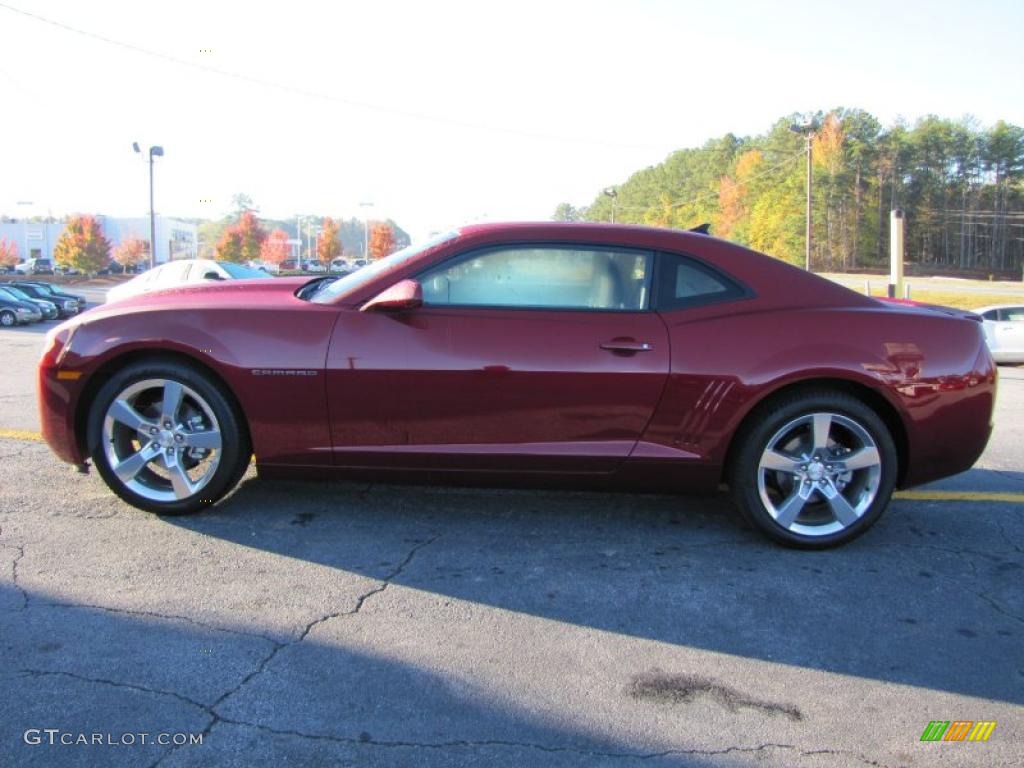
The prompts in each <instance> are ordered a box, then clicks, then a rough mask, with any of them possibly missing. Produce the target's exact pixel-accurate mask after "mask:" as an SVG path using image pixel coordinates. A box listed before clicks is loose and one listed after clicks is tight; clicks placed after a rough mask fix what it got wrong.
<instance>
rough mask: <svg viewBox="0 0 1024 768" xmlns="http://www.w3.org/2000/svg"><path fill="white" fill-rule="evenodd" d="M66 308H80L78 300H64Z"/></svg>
mask: <svg viewBox="0 0 1024 768" xmlns="http://www.w3.org/2000/svg"><path fill="white" fill-rule="evenodd" d="M64 309H67V310H71V309H78V302H77V301H71V300H70V299H68V300H67V301H65V302H64Z"/></svg>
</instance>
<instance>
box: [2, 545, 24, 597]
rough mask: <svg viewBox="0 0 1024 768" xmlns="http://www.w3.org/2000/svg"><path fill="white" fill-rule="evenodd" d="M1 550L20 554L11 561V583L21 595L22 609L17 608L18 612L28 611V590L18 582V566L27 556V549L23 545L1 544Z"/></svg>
mask: <svg viewBox="0 0 1024 768" xmlns="http://www.w3.org/2000/svg"><path fill="white" fill-rule="evenodd" d="M0 548H3V549H12V550H14V551H15V552H17V553H18V554H17V555H15V557H14V559H13V560H12V561H11V583H12V584H14V588H15V589H16V590H18V592H19V593H20V594H21V607H20V608H17V609H16V610H18V611H24V610H27V609H28V590H26V589H25V588H24V587H23V586H21V583H20V582H19V581H18V564H19V563H20V562H21V559H22V558H23V557H24V556H25V547H24V546H22V545H21V544H0Z"/></svg>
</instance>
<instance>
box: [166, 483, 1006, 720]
mask: <svg viewBox="0 0 1024 768" xmlns="http://www.w3.org/2000/svg"><path fill="white" fill-rule="evenodd" d="M1018 474H1019V473H1018ZM166 522H167V523H168V524H170V525H176V526H181V527H183V528H186V529H189V530H192V531H195V532H196V533H201V534H203V535H207V536H213V537H217V538H220V539H223V540H226V541H231V542H235V543H237V544H239V545H244V546H246V547H257V548H260V549H263V550H265V551H267V552H272V553H275V554H279V555H285V556H287V557H292V558H300V559H303V560H306V561H309V562H313V563H317V564H320V565H323V566H327V567H329V568H334V569H338V570H341V571H346V572H354V573H359V574H363V575H367V576H370V577H372V578H380V577H381V571H380V568H379V567H378V564H377V563H376V562H375V561H373V560H372V558H368V557H367V554H366V553H367V552H368V551H370V552H372V551H373V548H374V543H375V541H376V540H378V539H380V538H381V537H382V536H384V535H386V534H391V533H392V532H394V531H396V530H398V531H405V532H407V533H408V534H410V535H416V536H419V537H421V538H422V539H424V540H426V539H430V540H432V541H433V543H432V544H431V546H430V547H429V549H425V550H424V551H423V552H422V553H421V554H420V555H419V556H418V558H417V562H416V563H415V567H411V568H408V569H405V570H403V571H402V572H401V573H400V574H398V575H397V576H396V577H395V578H394V580H393V583H396V584H401V585H403V586H406V587H410V588H415V589H419V590H425V591H429V592H432V593H436V594H438V595H443V596H447V597H451V598H455V599H458V600H465V601H472V602H474V603H479V604H482V605H487V606H494V607H496V608H500V609H503V610H509V611H517V612H523V613H526V614H529V615H532V616H537V617H542V618H545V619H549V620H552V621H558V622H566V623H569V624H574V625H578V626H584V627H592V628H595V629H599V630H605V631H609V632H615V633H621V634H624V635H633V636H636V637H642V638H648V639H652V640H658V641H661V642H665V643H671V644H675V645H679V646H689V647H694V648H701V649H706V650H711V651H717V652H721V653H727V654H733V655H737V656H742V657H747V658H752V659H760V660H764V661H771V662H776V663H783V664H789V665H794V666H797V667H803V668H809V669H818V670H823V671H828V672H835V673H842V674H847V675H854V676H857V677H863V678H869V679H875V680H880V681H886V682H892V683H900V684H906V685H913V686H921V687H924V688H931V689H936V690H943V691H949V692H953V693H959V694H967V695H971V696H980V697H984V698H991V699H999V700H1004V701H1008V702H1013V703H1016V704H1024V642H1022V637H1024V596H1022V594H1021V590H1020V589H1019V583H1020V574H1021V570H1022V569H1024V548H1022V547H1021V544H1020V543H1021V542H1022V541H1024V536H1022V530H1024V518H1022V517H1021V515H1020V510H1019V508H1016V507H1014V505H992V504H987V505H986V504H980V503H971V502H955V503H948V502H941V503H940V502H928V501H895V502H893V505H892V508H891V509H890V510H889V511H888V512H887V514H886V515H885V516H884V517H883V518H882V520H881V521H880V522H879V523H878V524H877V525H876V526H875V527H874V528H873V529H872V530H871V531H869V532H868V533H867V534H866V535H865V536H863V537H861V538H860V539H858V540H856V541H854V542H853V543H851V544H848V545H846V546H844V547H841V548H839V549H834V550H828V551H823V552H801V551H793V550H788V549H784V548H781V547H778V546H775V545H772V544H770V543H768V542H767V541H765V540H764V539H762V538H761V537H760V536H759V535H757V534H756V533H755V532H753V531H750V530H748V529H746V528H744V527H743V526H742V525H741V523H739V522H738V520H737V518H736V516H735V515H733V514H732V513H731V509H730V507H729V504H728V503H727V501H726V499H725V498H724V497H714V498H711V499H692V498H687V497H677V496H668V495H642V494H628V493H594V492H567V491H522V490H488V489H473V488H449V487H422V486H399V485H357V484H350V483H341V482H319V483H298V482H285V481H266V480H258V479H255V478H250V479H247V480H246V481H245V482H243V483H242V485H241V486H240V487H239V488H238V490H237V491H236V492H235V493H234V494H233V495H232V496H231V497H230V498H229V499H227V500H226V501H225V502H222V503H221V504H219V505H218V506H217V507H215V508H214V509H212V510H210V511H209V512H207V513H203V514H199V515H195V516H191V517H180V518H167V519H166ZM368 563H369V564H368Z"/></svg>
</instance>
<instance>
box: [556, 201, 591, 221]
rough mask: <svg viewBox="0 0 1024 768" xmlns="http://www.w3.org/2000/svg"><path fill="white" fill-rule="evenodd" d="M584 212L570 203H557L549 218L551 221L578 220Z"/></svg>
mask: <svg viewBox="0 0 1024 768" xmlns="http://www.w3.org/2000/svg"><path fill="white" fill-rule="evenodd" d="M585 212H586V211H582V210H580V209H579V208H577V207H576V206H575V205H572V204H571V203H559V204H558V206H557V207H556V208H555V212H554V214H553V215H552V216H551V218H552V220H553V221H579V220H580V219H582V218H583V214H584V213H585Z"/></svg>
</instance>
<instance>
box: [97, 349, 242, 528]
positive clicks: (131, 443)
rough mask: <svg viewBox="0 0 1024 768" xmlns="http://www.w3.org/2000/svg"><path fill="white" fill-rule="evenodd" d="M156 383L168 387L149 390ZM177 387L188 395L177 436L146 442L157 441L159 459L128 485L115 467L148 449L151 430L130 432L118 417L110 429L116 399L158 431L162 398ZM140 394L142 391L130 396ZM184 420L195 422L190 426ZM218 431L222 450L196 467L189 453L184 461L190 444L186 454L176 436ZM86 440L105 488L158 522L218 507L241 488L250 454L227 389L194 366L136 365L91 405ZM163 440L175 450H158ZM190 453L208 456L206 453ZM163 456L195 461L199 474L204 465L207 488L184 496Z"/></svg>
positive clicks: (164, 435) (121, 372)
mask: <svg viewBox="0 0 1024 768" xmlns="http://www.w3.org/2000/svg"><path fill="white" fill-rule="evenodd" d="M156 381H162V382H164V383H165V385H166V386H165V388H164V389H159V388H157V387H154V386H151V384H152V382H156ZM174 385H177V386H178V387H180V388H181V391H182V392H183V393H184V394H182V396H181V398H180V408H181V414H182V419H181V422H180V423H179V419H178V416H175V418H174V424H175V426H174V428H173V429H167V430H162V429H161V430H160V436H159V437H153V438H145V439H149V440H151V441H152V442H151V444H150V445H151V446H152V447H153V448H154V450H156V451H157V455H156V456H154V457H153V458H152V459H151V460H149V461H147V463H145V464H144V465H143V466H142V469H140V470H139V471H138V472H137V474H135V475H134V476H133V477H132V478H131V479H130V480H129V481H127V482H126V481H123V480H122V479H121V478H119V477H118V475H117V473H116V472H115V470H114V464H112V461H113V460H114V459H116V458H118V456H119V455H120V458H122V462H121V463H123V458H124V456H125V455H130V454H131V452H132V451H136V450H138V449H139V448H140V447H141V446H142V445H144V443H143V442H142V441H143V439H144V438H143V437H140V436H141V435H143V433H144V432H148V430H146V429H142V430H138V429H136V428H130V427H128V426H126V425H125V424H123V423H121V421H120V420H118V419H114V418H113V417H111V419H110V421H109V422H108V418H107V417H108V411H109V409H110V408H111V406H112V405H113V404H114V401H115V399H117V398H118V397H119V396H124V397H122V400H124V401H125V402H128V401H129V400H131V401H132V405H133V408H135V409H136V414H141V415H143V416H145V418H146V420H147V422H153V424H154V425H155V426H156V427H157V428H159V427H162V426H163V424H161V418H162V417H161V416H160V415H159V411H160V408H161V405H162V402H161V403H157V401H156V394H157V392H158V391H166V390H167V388H169V387H171V386H174ZM135 390H139V391H138V392H136V394H127V395H126V393H132V392H134V391H135ZM175 413H176V414H177V413H178V411H175ZM185 415H188V416H190V418H189V419H185V418H184V416H185ZM211 417H212V418H211ZM186 422H187V423H186ZM168 423H171V422H170V421H168ZM150 428H152V427H150ZM207 430H209V431H207ZM214 431H217V432H219V437H220V446H219V448H218V449H217V450H216V451H214V450H210V451H208V452H207V456H208V457H210V458H203V459H198V460H197V459H196V458H194V457H193V456H192V455H190V454H189V455H186V450H185V448H187V446H188V444H187V443H184V445H185V448H182V447H180V446H181V445H182V444H181V443H178V444H176V443H175V442H174V439H177V438H178V437H179V434H178V433H180V435H181V436H182V438H183V439H189V436H190V435H196V436H198V435H197V433H200V432H202V433H203V434H213V432H214ZM87 437H88V446H89V454H90V456H91V457H92V461H93V464H94V465H95V466H96V469H97V470H98V471H99V473H100V476H101V477H102V478H103V480H104V482H105V483H106V484H107V486H109V487H110V489H111V490H112V491H113V492H114V493H116V494H117V495H118V496H120V497H121V498H122V499H123V500H124V501H126V502H127V503H129V504H131V505H132V506H133V507H137V508H138V509H142V510H145V511H147V512H155V513H157V514H160V515H187V514H191V513H193V512H198V511H199V510H201V509H205V508H207V507H209V506H211V505H212V504H214V503H216V502H217V501H219V500H220V499H221V498H223V496H224V495H225V494H226V493H228V492H229V491H230V490H231V489H232V488H233V487H234V486H235V485H236V484H237V483H238V481H239V480H240V479H241V477H242V475H243V474H244V473H245V470H246V467H247V466H248V464H249V457H250V456H251V455H252V450H251V447H250V442H249V437H248V433H247V432H246V430H245V428H244V426H243V423H242V421H241V416H240V414H239V413H238V412H237V411H236V409H235V407H234V406H233V405H232V402H231V400H230V399H229V395H228V394H227V393H226V392H225V391H224V390H223V387H222V385H221V384H219V383H218V382H215V381H213V380H211V379H210V377H208V376H207V375H206V374H204V373H201V372H200V371H198V370H196V369H195V368H192V367H191V366H189V365H186V364H183V363H180V362H177V361H169V360H152V361H142V362H138V363H133V364H131V365H128V366H126V367H125V368H123V369H121V370H119V371H117V373H115V374H114V375H112V376H111V377H110V379H109V380H107V382H106V383H105V384H104V385H103V386H102V387H101V388H100V390H99V392H98V393H97V394H96V397H95V398H94V399H93V401H92V403H91V405H90V409H89V416H88V427H87ZM158 440H166V442H167V443H169V445H168V446H167V447H160V446H158V445H157V441H158ZM147 447H150V446H149V445H147ZM192 450H194V451H198V452H199V453H203V450H202V449H201V448H196V449H192ZM164 451H167V452H168V453H172V452H173V453H174V454H176V457H177V458H175V459H174V461H178V460H180V461H181V462H182V465H184V466H186V467H187V463H190V462H193V461H194V462H195V465H194V466H192V467H191V468H189V471H192V472H195V471H197V470H198V469H201V465H202V464H203V463H204V462H206V463H207V464H208V470H209V471H208V472H207V473H206V474H205V475H204V476H203V477H202V478H200V481H199V482H201V485H199V484H198V483H197V484H196V485H197V487H196V490H195V492H194V493H191V494H187V493H184V492H180V493H179V491H178V486H174V487H172V485H173V484H172V483H171V481H170V479H169V478H170V476H171V474H172V472H171V470H170V468H169V467H167V466H166V463H167V460H166V459H165V457H164V456H163V455H162V454H163V452H164ZM138 452H140V453H141V450H138ZM214 456H216V457H217V461H216V463H214V462H213V458H212V457H214ZM155 497H160V498H155ZM172 497H173V498H172Z"/></svg>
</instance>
